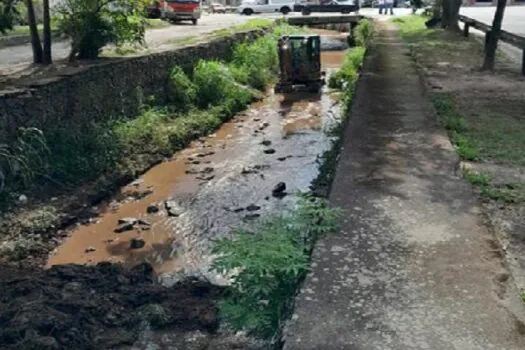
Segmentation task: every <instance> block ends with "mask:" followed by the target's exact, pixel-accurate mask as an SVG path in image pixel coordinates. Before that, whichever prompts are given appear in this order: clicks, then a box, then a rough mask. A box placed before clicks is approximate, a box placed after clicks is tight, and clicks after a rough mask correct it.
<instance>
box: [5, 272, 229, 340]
mask: <svg viewBox="0 0 525 350" xmlns="http://www.w3.org/2000/svg"><path fill="white" fill-rule="evenodd" d="M0 288H1V289H2V296H1V297H0V329H1V331H0V344H1V347H2V349H110V348H118V347H121V346H123V345H131V344H133V343H134V342H135V341H136V339H137V337H138V336H137V333H138V332H139V331H141V330H143V329H144V328H145V327H152V328H164V327H170V329H173V330H179V331H185V332H191V331H200V332H202V333H203V334H212V333H214V332H215V331H216V330H217V328H218V325H219V321H218V318H217V312H218V309H217V307H216V305H215V301H216V300H217V298H218V297H219V296H220V294H221V289H220V288H218V287H215V286H211V285H209V284H207V283H204V282H200V281H197V280H191V279H188V280H185V281H183V282H181V283H179V284H177V285H175V286H173V287H171V288H166V287H163V286H161V285H160V284H158V283H157V282H156V276H155V274H154V272H153V269H152V268H151V266H149V265H148V264H141V265H138V266H136V267H134V268H133V269H123V268H122V267H121V266H118V265H114V264H110V263H101V264H98V265H96V266H78V265H62V266H56V267H53V268H51V269H49V270H46V271H21V270H14V269H6V268H0Z"/></svg>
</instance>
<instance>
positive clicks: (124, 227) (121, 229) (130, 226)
mask: <svg viewBox="0 0 525 350" xmlns="http://www.w3.org/2000/svg"><path fill="white" fill-rule="evenodd" d="M134 226H135V224H133V223H131V222H125V223H123V224H120V225H119V227H117V228H116V229H115V233H122V232H126V231H131V230H133V227H134Z"/></svg>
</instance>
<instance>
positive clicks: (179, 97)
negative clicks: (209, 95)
mask: <svg viewBox="0 0 525 350" xmlns="http://www.w3.org/2000/svg"><path fill="white" fill-rule="evenodd" d="M196 100H197V90H196V88H195V84H193V82H192V81H191V80H190V78H188V76H187V75H186V73H184V71H183V70H182V68H181V67H178V66H176V67H174V68H173V69H172V70H171V73H170V78H169V82H168V102H169V103H170V104H173V105H174V106H176V107H177V108H178V109H181V110H184V111H187V110H189V109H191V107H192V106H193V105H194V104H195V101H196Z"/></svg>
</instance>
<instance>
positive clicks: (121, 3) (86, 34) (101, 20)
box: [56, 0, 146, 60]
mask: <svg viewBox="0 0 525 350" xmlns="http://www.w3.org/2000/svg"><path fill="white" fill-rule="evenodd" d="M56 11H57V17H56V19H57V24H58V28H59V30H60V31H61V32H62V33H63V34H65V35H66V36H68V37H69V38H70V39H71V53H70V55H69V57H70V59H71V60H72V59H75V58H80V59H93V58H97V57H98V55H99V54H100V52H101V50H102V48H103V47H104V46H105V45H107V44H109V43H115V44H117V45H119V44H122V43H130V42H131V43H137V42H138V43H142V42H143V39H144V34H145V29H146V20H145V18H144V17H143V14H142V11H143V5H142V4H141V0H107V1H104V0H69V1H64V2H60V3H59V4H58V5H57V7H56Z"/></svg>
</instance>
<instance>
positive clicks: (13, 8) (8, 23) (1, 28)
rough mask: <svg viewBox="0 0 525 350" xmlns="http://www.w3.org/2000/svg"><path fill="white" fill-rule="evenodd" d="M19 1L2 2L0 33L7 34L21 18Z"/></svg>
mask: <svg viewBox="0 0 525 350" xmlns="http://www.w3.org/2000/svg"><path fill="white" fill-rule="evenodd" d="M18 2H19V1H18V0H2V1H1V2H0V32H1V33H2V34H5V33H6V32H7V31H10V30H12V29H13V25H14V23H15V21H16V19H17V18H19V17H20V12H19V10H18V7H17V5H18Z"/></svg>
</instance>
